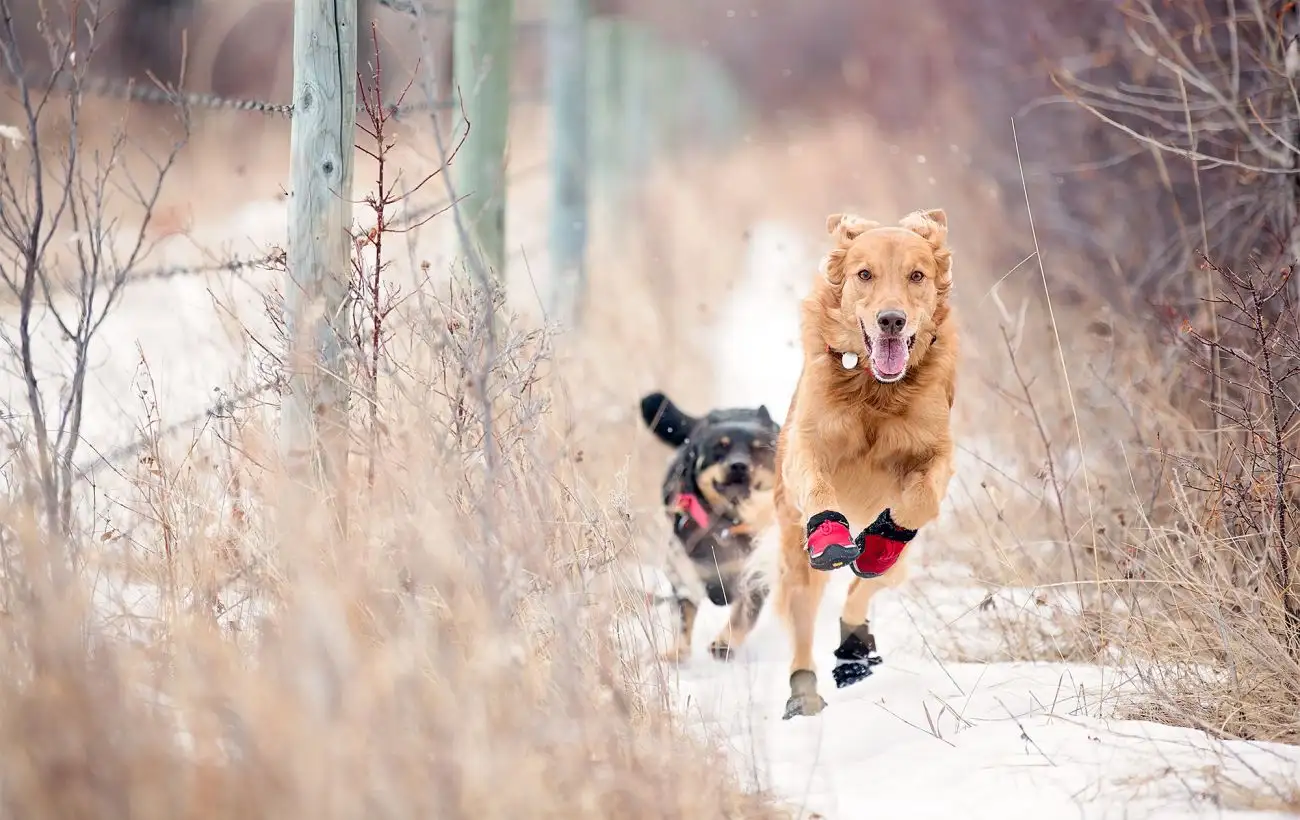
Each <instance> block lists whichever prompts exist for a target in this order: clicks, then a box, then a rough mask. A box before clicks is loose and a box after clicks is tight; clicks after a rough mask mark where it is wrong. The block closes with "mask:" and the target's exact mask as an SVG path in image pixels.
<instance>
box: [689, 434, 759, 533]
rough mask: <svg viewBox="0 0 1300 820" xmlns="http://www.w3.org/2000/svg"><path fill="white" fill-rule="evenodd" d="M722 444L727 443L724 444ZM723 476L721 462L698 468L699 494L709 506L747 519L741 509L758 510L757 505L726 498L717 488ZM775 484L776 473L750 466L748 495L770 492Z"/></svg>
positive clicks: (723, 467) (724, 471) (723, 470)
mask: <svg viewBox="0 0 1300 820" xmlns="http://www.w3.org/2000/svg"><path fill="white" fill-rule="evenodd" d="M723 446H729V445H725V444H724V445H723ZM725 478H726V467H725V466H723V465H722V464H710V465H709V466H708V467H705V468H704V469H703V470H700V472H699V474H698V475H697V476H696V483H697V484H698V485H699V487H700V495H702V496H704V500H705V501H707V502H708V503H709V506H710V507H711V508H712V509H714V510H720V511H723V512H727V513H732V514H736V515H735V516H734V517H737V518H739V519H740V520H741V521H742V522H746V521H748V518H747V517H746V515H745V513H743V512H741V509H742V508H746V507H748V508H750V509H754V510H755V511H758V505H753V504H749V505H747V504H746V500H742V501H740V502H738V503H733V502H732V501H731V499H729V498H727V497H726V496H725V495H724V494H723V493H722V491H720V490H719V489H718V486H719V485H721V484H722V483H723V479H725ZM775 484H776V473H775V471H774V470H772V469H771V468H768V467H763V466H761V465H757V464H755V465H753V466H752V467H751V468H750V479H749V492H750V497H752V496H753V494H754V493H760V494H761V493H765V492H770V491H771V489H772V487H773V486H774V485H775Z"/></svg>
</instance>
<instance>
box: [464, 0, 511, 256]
mask: <svg viewBox="0 0 1300 820" xmlns="http://www.w3.org/2000/svg"><path fill="white" fill-rule="evenodd" d="M455 13H456V20H455V24H454V27H453V34H452V40H453V43H452V51H453V60H454V67H453V74H454V76H455V80H456V86H457V89H458V94H459V97H460V100H461V104H462V106H463V107H464V111H465V116H466V119H468V120H469V137H468V138H467V139H466V140H465V144H464V145H463V146H461V148H460V151H459V153H458V155H457V157H456V162H455V164H454V165H453V166H452V168H453V174H455V172H456V171H459V181H458V183H457V185H456V193H457V195H458V196H462V197H464V198H465V199H464V200H463V202H462V203H461V206H460V207H461V213H462V214H463V216H464V219H465V227H466V229H467V230H468V232H469V236H470V240H471V241H472V242H474V243H475V245H476V246H477V247H475V248H465V249H464V252H465V253H466V254H471V253H474V252H475V251H477V252H478V253H480V254H481V258H482V260H483V263H484V265H485V266H486V267H487V268H488V269H489V270H491V271H492V272H493V274H494V275H495V276H496V277H497V278H498V280H499V281H505V274H506V239H505V227H506V225H505V222H506V177H505V153H506V132H507V130H508V126H509V112H510V52H511V50H512V47H513V45H514V29H513V23H512V20H513V17H514V0H458V2H457V3H456V12H455Z"/></svg>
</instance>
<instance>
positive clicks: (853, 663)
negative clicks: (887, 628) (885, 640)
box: [831, 621, 881, 689]
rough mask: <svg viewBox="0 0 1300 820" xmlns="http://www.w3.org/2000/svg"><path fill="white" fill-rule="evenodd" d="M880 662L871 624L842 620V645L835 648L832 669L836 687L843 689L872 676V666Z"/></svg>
mask: <svg viewBox="0 0 1300 820" xmlns="http://www.w3.org/2000/svg"><path fill="white" fill-rule="evenodd" d="M880 662H881V657H880V653H879V652H877V651H876V636H875V635H872V634H871V625H870V624H869V623H860V624H857V625H856V626H855V625H853V624H846V623H844V621H840V646H839V648H838V649H836V650H835V666H834V668H832V669H831V676H832V677H833V678H835V687H836V688H837V689H843V688H844V687H846V686H852V685H853V684H855V683H859V682H861V681H863V680H866V679H867V678H869V677H870V676H871V670H872V667H875V666H878V665H879V664H880Z"/></svg>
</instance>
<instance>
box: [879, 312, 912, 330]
mask: <svg viewBox="0 0 1300 820" xmlns="http://www.w3.org/2000/svg"><path fill="white" fill-rule="evenodd" d="M876 324H877V325H879V326H880V332H881V333H884V334H885V335H886V336H897V335H899V334H900V333H902V332H903V328H905V327H907V314H906V313H904V312H903V311H901V310H882V311H880V312H879V313H877V314H876Z"/></svg>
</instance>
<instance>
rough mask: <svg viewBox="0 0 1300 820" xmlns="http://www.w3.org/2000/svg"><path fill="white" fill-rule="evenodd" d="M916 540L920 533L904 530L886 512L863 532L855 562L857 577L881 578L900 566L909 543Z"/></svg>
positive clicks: (858, 540)
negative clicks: (899, 561) (899, 563)
mask: <svg viewBox="0 0 1300 820" xmlns="http://www.w3.org/2000/svg"><path fill="white" fill-rule="evenodd" d="M915 537H916V530H909V529H904V528H903V527H900V526H898V525H897V524H895V523H894V518H893V516H891V515H890V514H889V510H888V509H886V510H885V511H884V512H882V513H881V514H880V515H878V516H876V520H875V521H874V522H872V524H871V526H870V527H867V528H866V529H865V530H863V531H862V532H860V533H858V538H857V542H856V543H857V545H858V556H857V559H856V560H855V561H854V562H853V574H854V575H856V576H858V577H859V578H879V577H880V576H882V575H884V574H885V573H886V572H888V571H889V569H890V568H891V567H892V566H894V564H897V563H898V559H899V558H900V557H902V555H903V549H904V548H905V547H906V546H907V542H909V541H911V540H912V539H913V538H915Z"/></svg>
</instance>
